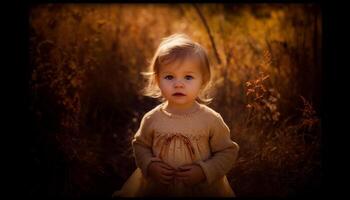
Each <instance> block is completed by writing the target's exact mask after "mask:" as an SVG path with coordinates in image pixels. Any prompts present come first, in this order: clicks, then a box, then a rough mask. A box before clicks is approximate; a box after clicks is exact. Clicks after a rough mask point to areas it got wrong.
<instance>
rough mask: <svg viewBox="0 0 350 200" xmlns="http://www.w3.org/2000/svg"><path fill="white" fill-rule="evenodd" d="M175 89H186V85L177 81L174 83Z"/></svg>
mask: <svg viewBox="0 0 350 200" xmlns="http://www.w3.org/2000/svg"><path fill="white" fill-rule="evenodd" d="M174 87H175V88H182V87H184V84H183V83H182V81H180V80H176V81H175V82H174Z"/></svg>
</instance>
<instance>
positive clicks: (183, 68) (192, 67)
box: [159, 57, 201, 73]
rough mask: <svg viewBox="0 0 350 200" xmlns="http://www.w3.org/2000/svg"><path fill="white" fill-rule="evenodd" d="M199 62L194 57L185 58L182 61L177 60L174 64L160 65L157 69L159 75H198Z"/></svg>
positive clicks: (199, 70)
mask: <svg viewBox="0 0 350 200" xmlns="http://www.w3.org/2000/svg"><path fill="white" fill-rule="evenodd" d="M200 65H201V62H200V60H199V59H198V58H195V57H187V58H184V59H181V60H180V59H177V60H175V61H174V62H171V63H169V64H166V65H162V66H160V68H159V72H160V73H166V72H172V73H176V72H183V73H186V72H193V73H200V72H201V69H200Z"/></svg>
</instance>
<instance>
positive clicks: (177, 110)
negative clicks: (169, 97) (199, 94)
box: [164, 101, 199, 114]
mask: <svg viewBox="0 0 350 200" xmlns="http://www.w3.org/2000/svg"><path fill="white" fill-rule="evenodd" d="M198 106H199V104H198V103H197V101H193V102H191V103H188V104H181V105H179V104H172V103H170V102H169V101H166V102H165V105H164V109H165V110H167V111H168V112H170V113H174V114H186V113H190V112H192V111H193V110H195V109H196V108H197V107H198Z"/></svg>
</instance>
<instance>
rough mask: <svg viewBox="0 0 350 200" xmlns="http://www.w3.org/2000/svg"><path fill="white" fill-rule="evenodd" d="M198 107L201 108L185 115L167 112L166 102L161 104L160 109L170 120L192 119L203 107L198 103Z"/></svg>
mask: <svg viewBox="0 0 350 200" xmlns="http://www.w3.org/2000/svg"><path fill="white" fill-rule="evenodd" d="M198 105H199V106H198V107H197V108H196V109H194V110H192V111H191V112H188V113H184V114H176V113H171V112H169V111H166V110H165V109H164V106H165V102H163V103H162V104H160V106H159V109H160V111H161V112H162V113H163V114H165V115H166V116H168V117H170V118H188V117H192V116H193V115H195V114H197V113H198V112H199V111H200V110H202V108H203V105H202V104H200V103H198Z"/></svg>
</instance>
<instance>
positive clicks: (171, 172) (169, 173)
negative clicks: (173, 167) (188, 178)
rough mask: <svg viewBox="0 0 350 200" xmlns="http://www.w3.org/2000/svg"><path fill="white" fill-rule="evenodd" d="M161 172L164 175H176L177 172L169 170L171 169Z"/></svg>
mask: <svg viewBox="0 0 350 200" xmlns="http://www.w3.org/2000/svg"><path fill="white" fill-rule="evenodd" d="M161 174H163V175H168V176H169V175H174V174H175V171H169V170H163V171H162V172H161Z"/></svg>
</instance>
